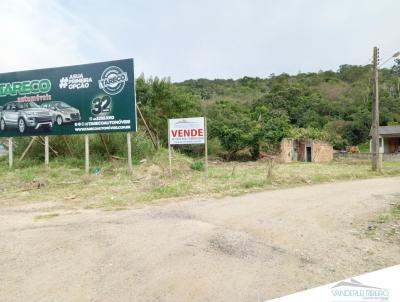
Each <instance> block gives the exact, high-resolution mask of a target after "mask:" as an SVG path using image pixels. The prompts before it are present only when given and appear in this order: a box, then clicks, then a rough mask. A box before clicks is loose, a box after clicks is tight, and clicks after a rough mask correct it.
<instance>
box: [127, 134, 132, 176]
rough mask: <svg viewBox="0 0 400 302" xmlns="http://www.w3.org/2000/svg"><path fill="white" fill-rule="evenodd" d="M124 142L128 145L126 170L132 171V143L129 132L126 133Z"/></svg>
mask: <svg viewBox="0 0 400 302" xmlns="http://www.w3.org/2000/svg"><path fill="white" fill-rule="evenodd" d="M126 142H127V145H128V170H129V172H132V145H131V133H130V132H128V133H127V134H126Z"/></svg>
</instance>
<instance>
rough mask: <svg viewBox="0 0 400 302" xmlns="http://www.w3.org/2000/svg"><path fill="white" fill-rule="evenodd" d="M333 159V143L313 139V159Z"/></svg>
mask: <svg viewBox="0 0 400 302" xmlns="http://www.w3.org/2000/svg"><path fill="white" fill-rule="evenodd" d="M332 159H333V147H332V145H331V144H329V143H327V142H323V141H313V146H312V161H313V162H327V161H331V160H332Z"/></svg>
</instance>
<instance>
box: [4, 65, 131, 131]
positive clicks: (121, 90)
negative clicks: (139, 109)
mask: <svg viewBox="0 0 400 302" xmlns="http://www.w3.org/2000/svg"><path fill="white" fill-rule="evenodd" d="M136 128H137V123H136V101H135V87H134V67H133V59H126V60H118V61H109V62H102V63H94V64H85V65H76V66H67V67H59V68H47V69H40V70H30V71H21V72H11V73H3V74H0V137H15V136H24V135H25V136H35V135H70V134H90V133H99V132H121V131H124V132H127V131H136Z"/></svg>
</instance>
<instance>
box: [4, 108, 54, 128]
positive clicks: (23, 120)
mask: <svg viewBox="0 0 400 302" xmlns="http://www.w3.org/2000/svg"><path fill="white" fill-rule="evenodd" d="M52 127H53V120H52V116H51V113H50V111H49V110H48V109H45V108H42V107H40V106H39V105H38V104H36V103H35V102H10V103H7V104H5V105H4V106H3V108H2V110H1V111H0V130H1V131H5V130H9V129H17V130H18V132H19V133H21V134H23V133H25V132H26V131H27V130H28V129H30V130H39V129H41V130H45V131H51V129H52Z"/></svg>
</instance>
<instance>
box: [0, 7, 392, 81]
mask: <svg viewBox="0 0 400 302" xmlns="http://www.w3.org/2000/svg"><path fill="white" fill-rule="evenodd" d="M0 3H1V7H2V14H1V18H0V28H1V29H2V30H1V36H0V53H1V59H0V72H9V71H17V70H25V69H37V68H46V67H55V66H65V65H76V64H83V63H92V62H101V61H109V60H114V59H123V58H134V59H135V73H136V75H139V74H141V73H143V74H144V75H145V76H146V77H150V76H153V77H154V76H158V77H160V78H164V77H169V78H170V79H171V80H172V81H173V82H178V81H184V80H187V79H197V78H209V79H214V78H233V79H237V78H241V77H244V76H252V77H255V76H257V77H262V78H265V77H268V76H270V75H271V74H280V73H283V72H285V73H289V74H297V73H299V72H318V71H320V70H337V69H338V68H339V66H340V65H342V64H355V65H365V64H368V63H369V62H370V58H371V56H372V48H373V46H378V47H379V48H380V55H381V61H384V60H385V59H386V58H387V57H390V56H391V55H392V54H394V53H395V52H396V51H398V50H400V34H399V32H398V28H399V22H398V12H399V11H400V1H398V0H379V1H378V0H242V1H239V0H197V1H196V0H168V1H161V0H157V1H156V0H147V1H145V0H142V1H136V0H131V1H129V0H125V1H124V0H113V1H110V0H108V1H103V0H87V1H85V0H70V1H57V0H53V1H51V0H47V1H46V0H0ZM389 65H390V62H389Z"/></svg>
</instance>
